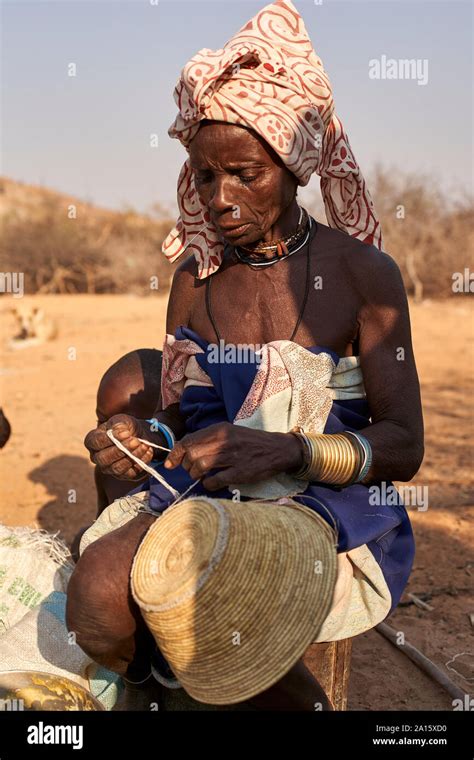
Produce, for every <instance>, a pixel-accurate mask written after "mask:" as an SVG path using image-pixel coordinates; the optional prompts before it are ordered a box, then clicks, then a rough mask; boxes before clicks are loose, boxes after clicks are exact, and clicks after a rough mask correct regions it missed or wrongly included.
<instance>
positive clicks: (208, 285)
mask: <svg viewBox="0 0 474 760" xmlns="http://www.w3.org/2000/svg"><path fill="white" fill-rule="evenodd" d="M311 222H314V219H311V218H310V229H309V232H310V233H312V231H313V225H312V224H311ZM314 231H315V232H316V231H317V224H316V222H314ZM313 237H314V235H313V234H310V235H309V237H308V239H307V241H306V283H305V292H304V297H303V302H302V304H301V309H300V313H299V315H298V319H297V321H296V325H295V327H294V330H293V332H292V333H291V337H290V338H289V340H291V341H292V340H293V339H294V337H295V335H296V333H297V331H298V328H299V326H300V324H301V320H302V319H303V314H304V311H305V308H306V303H307V300H308V295H309V284H310V273H311V256H310V252H311V241H312V239H313ZM299 250H300V249H299ZM285 258H288V256H286V257H285ZM278 260H281V259H278ZM272 263H273V262H272ZM216 274H217V272H214V274H212V275H210V276H209V277H208V278H207V279H206V310H207V314H208V317H209V320H210V322H211V324H212V327H213V328H214V332H215V334H216V338H217V342H218V343H220V341H221V340H222V337H221V334H220V332H219V330H218V328H217V325H216V321H215V319H214V315H213V313H212V306H211V281H212V278H213V277H214V276H215V275H216ZM224 343H225V341H224Z"/></svg>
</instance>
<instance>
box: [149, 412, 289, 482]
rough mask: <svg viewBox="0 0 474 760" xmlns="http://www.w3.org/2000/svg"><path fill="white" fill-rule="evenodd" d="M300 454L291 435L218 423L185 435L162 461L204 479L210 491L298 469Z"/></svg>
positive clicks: (228, 423) (170, 466)
mask: <svg viewBox="0 0 474 760" xmlns="http://www.w3.org/2000/svg"><path fill="white" fill-rule="evenodd" d="M302 458H303V451H302V447H301V445H300V442H299V441H298V439H297V437H296V436H294V435H292V434H291V433H269V432H267V431H264V430H249V429H248V428H244V427H240V425H233V424H232V423H230V422H219V423H217V424H215V425H210V426H209V427H207V428H205V429H204V430H198V431H197V432H196V433H189V434H188V435H185V436H184V437H183V438H182V439H181V440H180V441H177V442H176V444H175V446H174V448H173V450H172V451H171V452H170V454H168V456H167V457H166V459H165V462H164V464H165V467H167V468H172V467H177V466H178V465H181V466H182V467H184V469H185V470H187V471H188V472H189V474H190V476H191V477H192V478H193V479H195V480H197V479H198V478H202V477H203V476H204V475H205V474H206V473H207V472H209V470H213V469H215V468H217V469H219V472H217V473H216V474H214V475H211V476H210V477H207V478H204V480H203V481H202V482H203V486H204V487H205V488H208V489H209V490H210V491H217V490H219V489H220V488H225V487H226V486H228V485H230V484H231V483H256V482H258V481H260V480H266V479H267V478H270V477H272V476H273V475H276V474H279V473H281V472H287V471H289V470H292V469H294V468H297V467H299V466H301V464H302Z"/></svg>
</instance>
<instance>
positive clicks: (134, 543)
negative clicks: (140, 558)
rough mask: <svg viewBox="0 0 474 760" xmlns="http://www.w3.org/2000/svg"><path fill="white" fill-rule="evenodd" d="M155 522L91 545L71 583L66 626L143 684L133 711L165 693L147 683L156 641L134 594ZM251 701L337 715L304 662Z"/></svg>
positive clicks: (140, 521)
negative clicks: (135, 570) (135, 568)
mask: <svg viewBox="0 0 474 760" xmlns="http://www.w3.org/2000/svg"><path fill="white" fill-rule="evenodd" d="M154 519H155V518H153V517H152V516H151V515H147V514H140V515H138V516H137V517H135V518H133V519H132V520H130V522H129V523H127V524H126V525H124V526H123V527H122V528H118V529H117V530H115V531H113V532H112V533H109V534H108V535H106V536H103V537H102V538H100V539H98V540H97V541H96V542H95V543H94V544H91V546H89V547H88V548H87V549H86V550H85V552H84V553H83V555H82V557H81V559H80V560H79V562H78V564H77V565H76V569H75V570H74V573H73V575H72V577H71V580H70V581H69V587H68V601H67V611H66V623H67V627H68V630H69V631H74V632H75V634H76V641H77V643H78V645H79V646H80V647H81V648H82V649H83V650H84V651H85V652H86V654H88V655H89V656H90V657H92V659H93V660H95V661H96V662H98V663H99V664H100V665H103V666H104V667H106V668H109V669H110V670H113V671H114V672H115V673H118V674H119V675H121V676H124V677H125V678H126V679H128V680H130V681H133V682H138V681H143V685H133V684H132V685H129V686H128V688H127V691H126V693H125V696H124V699H123V701H122V703H121V705H119V707H118V709H133V706H135V705H136V704H137V701H138V704H139V705H141V706H142V709H150V708H149V702H153V701H157V699H158V697H157V694H158V693H159V688H158V687H156V685H155V684H154V682H153V679H147V676H148V675H149V673H150V664H149V663H150V654H151V652H152V651H153V648H154V640H153V638H152V636H151V634H150V632H149V631H148V629H147V627H146V625H145V623H144V620H143V618H142V616H141V613H140V610H139V608H138V606H137V604H136V603H135V601H134V600H133V598H132V596H131V592H130V572H131V568H132V563H133V558H134V556H135V553H136V551H137V549H138V547H139V545H140V543H141V541H142V539H143V537H144V535H145V533H146V532H147V530H148V528H149V527H150V525H151V524H152V523H153V521H154ZM145 679H147V680H145ZM148 700H149V702H148ZM250 701H251V704H253V705H254V707H256V708H258V709H261V710H304V711H312V712H313V711H314V710H316V709H321V708H320V707H319V705H321V706H322V709H324V710H329V709H331V706H330V704H329V701H328V699H327V696H326V694H325V693H324V691H323V689H322V688H321V686H320V685H319V683H318V682H317V681H316V679H315V678H313V676H312V675H311V673H310V672H309V671H308V669H307V668H306V667H305V666H304V665H303V662H302V661H299V662H297V663H296V665H295V666H293V668H292V669H291V670H290V671H289V672H288V673H287V674H286V675H285V676H284V677H283V678H282V679H281V680H280V681H279V682H278V683H276V684H275V685H274V686H272V687H271V688H270V689H267V690H266V691H265V692H262V693H261V694H259V695H258V696H257V697H255V698H253V699H252V700H250ZM315 705H316V707H315ZM135 709H136V708H135Z"/></svg>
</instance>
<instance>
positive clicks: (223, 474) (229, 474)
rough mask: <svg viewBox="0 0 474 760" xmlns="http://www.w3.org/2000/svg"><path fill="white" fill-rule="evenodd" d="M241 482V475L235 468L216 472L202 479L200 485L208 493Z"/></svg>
mask: <svg viewBox="0 0 474 760" xmlns="http://www.w3.org/2000/svg"><path fill="white" fill-rule="evenodd" d="M241 480H242V474H241V473H239V471H238V470H237V469H236V468H235V467H227V468H226V469H225V470H220V471H219V472H216V474H215V475H211V476H210V477H208V478H204V480H203V481H202V484H203V486H204V488H207V489H209V491H218V490H219V489H220V488H225V487H226V486H229V485H230V484H231V483H238V482H239V481H241Z"/></svg>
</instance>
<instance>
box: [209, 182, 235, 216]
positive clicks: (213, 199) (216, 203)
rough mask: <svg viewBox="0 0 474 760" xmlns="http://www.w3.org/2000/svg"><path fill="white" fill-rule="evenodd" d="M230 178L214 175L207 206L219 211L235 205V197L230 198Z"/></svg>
mask: <svg viewBox="0 0 474 760" xmlns="http://www.w3.org/2000/svg"><path fill="white" fill-rule="evenodd" d="M230 180H231V178H230V177H214V181H213V183H212V188H211V195H210V198H209V202H208V206H210V208H211V209H212V210H213V211H216V212H218V213H219V212H222V211H224V210H225V209H226V208H229V207H232V206H234V205H235V203H236V201H235V198H234V199H233V198H232V190H231V186H230V185H231V183H230Z"/></svg>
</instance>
